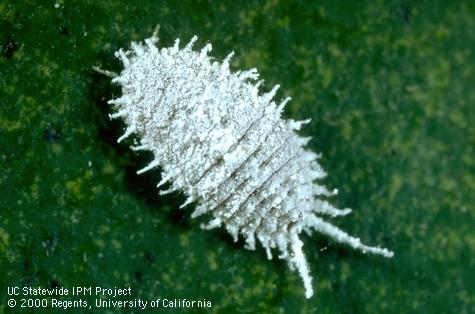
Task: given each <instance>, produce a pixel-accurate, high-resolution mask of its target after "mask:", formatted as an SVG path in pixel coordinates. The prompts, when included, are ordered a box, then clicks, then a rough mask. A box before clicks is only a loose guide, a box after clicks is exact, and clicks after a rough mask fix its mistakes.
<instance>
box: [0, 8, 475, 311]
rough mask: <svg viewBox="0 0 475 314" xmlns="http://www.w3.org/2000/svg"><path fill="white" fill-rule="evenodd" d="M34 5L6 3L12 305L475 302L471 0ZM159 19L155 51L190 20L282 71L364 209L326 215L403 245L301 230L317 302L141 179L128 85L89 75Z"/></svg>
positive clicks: (4, 87)
mask: <svg viewBox="0 0 475 314" xmlns="http://www.w3.org/2000/svg"><path fill="white" fill-rule="evenodd" d="M36 2H37V3H35V1H13V0H12V1H4V0H2V1H0V18H1V19H0V45H1V56H0V313H2V312H10V309H9V308H8V307H7V306H6V300H7V299H8V298H7V293H6V287H7V286H15V285H16V286H23V285H30V286H43V287H54V286H65V287H68V288H71V287H72V286H76V285H85V286H96V285H101V286H105V287H114V286H118V287H124V286H131V287H132V289H133V295H134V297H141V298H143V299H147V300H151V299H154V298H158V297H160V298H164V297H177V298H184V297H186V298H188V299H200V298H206V299H208V300H211V301H212V304H213V307H212V311H215V312H221V313H223V312H227V313H230V312H240V313H252V312H265V313H313V312H316V313H475V256H474V253H475V213H474V208H473V206H474V204H475V154H474V146H475V90H474V85H475V52H474V49H475V2H473V1H413V2H411V1H367V2H361V1H324V2H319V3H318V2H317V1H284V0H280V1H279V0H271V1H242V3H241V1H213V2H211V1H125V0H124V1H58V2H57V5H56V6H57V7H55V2H54V1H36ZM157 23H160V25H161V31H160V45H164V46H168V45H171V44H172V43H173V40H174V39H175V38H177V37H178V38H181V39H182V42H184V41H188V40H189V39H190V38H191V37H192V35H194V34H196V35H198V37H199V41H198V43H197V47H201V46H202V45H204V44H205V43H206V41H210V42H211V43H213V45H214V46H213V52H212V55H213V56H216V57H217V58H218V59H222V58H223V57H224V56H225V55H226V54H227V53H228V52H230V51H231V50H234V51H235V52H236V57H235V58H234V60H233V64H232V66H233V68H234V69H248V68H251V67H257V68H258V69H259V71H260V73H261V76H262V78H265V79H266V85H265V87H264V89H269V88H270V87H271V86H272V85H273V84H275V83H280V84H281V85H282V86H283V87H282V89H281V91H280V92H279V94H278V98H281V97H284V96H286V95H291V96H292V97H293V100H292V101H291V103H290V104H289V105H288V107H287V109H286V116H287V117H292V118H297V119H303V118H308V117H310V118H312V122H311V124H310V125H308V126H307V127H306V128H304V130H303V131H302V133H303V134H305V135H311V136H313V140H312V141H311V143H310V145H309V146H310V148H311V149H313V150H315V151H318V152H322V153H323V158H322V160H321V162H322V164H323V167H324V168H325V169H326V170H327V172H328V173H329V176H328V177H327V178H326V179H325V180H324V183H325V184H327V185H328V186H329V187H337V188H339V190H340V194H339V195H338V196H337V197H334V198H333V199H332V202H333V203H334V204H336V205H337V206H340V207H352V208H353V209H354V213H353V214H351V215H350V216H348V217H347V218H341V219H334V220H333V222H334V223H335V224H336V225H338V226H340V227H342V228H343V229H344V230H347V231H348V232H349V233H351V234H353V235H357V236H360V237H361V238H362V240H364V241H365V242H366V243H368V244H381V245H383V246H385V247H388V248H391V249H393V250H394V251H395V254H396V255H395V257H394V258H393V259H392V260H388V259H384V258H381V257H377V256H369V255H363V254H360V253H359V252H354V251H352V250H351V249H349V248H347V247H344V246H341V245H338V244H336V243H334V242H333V241H329V240H328V239H326V238H325V237H323V236H321V235H318V234H315V235H314V236H312V237H306V236H304V237H303V238H304V240H305V247H304V249H305V252H306V254H307V257H308V260H309V263H310V266H311V272H312V274H313V276H314V287H315V290H316V295H315V296H314V297H313V298H312V299H310V300H306V299H305V298H304V289H303V285H302V283H301V281H300V278H299V277H298V276H297V274H295V273H292V272H290V270H289V269H288V268H287V265H286V264H285V263H284V262H282V261H277V260H275V261H267V259H266V257H265V252H264V251H263V250H262V249H259V250H257V251H255V252H252V251H247V250H245V249H243V248H242V246H243V241H240V242H239V243H237V244H234V243H232V240H231V238H230V236H228V235H227V234H226V233H225V232H224V231H221V230H216V231H211V232H209V231H202V230H200V229H199V223H200V222H203V221H204V219H203V220H197V221H195V220H191V219H190V218H189V215H190V213H191V208H188V209H186V210H184V211H179V210H178V209H177V207H178V205H179V204H181V202H182V201H183V200H184V197H183V196H182V195H179V194H176V195H172V196H169V197H158V195H157V190H156V188H155V184H156V182H157V181H158V180H159V179H160V174H159V173H153V174H149V175H144V176H137V175H136V174H135V171H136V170H137V169H140V168H141V167H142V166H144V165H146V163H147V161H148V160H150V158H151V155H149V154H135V153H133V152H131V151H130V150H129V149H128V144H130V143H131V142H130V141H129V143H125V144H124V143H122V144H120V145H119V144H116V139H117V137H118V136H119V135H120V134H121V132H122V130H121V129H122V127H123V125H122V124H121V123H119V122H115V121H114V122H111V121H110V120H109V119H108V117H107V114H108V113H109V112H110V110H109V108H108V105H107V104H106V101H107V100H108V99H110V98H112V97H115V96H118V95H119V93H120V91H119V90H118V89H117V87H113V86H111V85H110V82H109V79H108V78H107V77H104V76H101V75H99V74H96V73H94V72H93V71H92V69H91V67H92V66H93V65H100V66H102V67H103V68H105V69H111V70H115V71H119V70H120V64H119V62H118V60H116V59H115V58H114V57H113V53H114V51H116V50H117V49H118V48H120V47H128V45H129V43H130V41H132V40H141V39H143V38H145V37H148V36H150V35H151V33H152V30H153V28H154V26H155V25H156V24H157ZM89 300H90V301H91V302H92V299H89ZM58 312H62V311H58ZM77 312H81V311H77ZM112 312H127V310H122V311H121V310H119V309H117V310H113V311H112ZM181 312H186V311H184V310H182V311H181ZM203 312H205V311H204V310H203Z"/></svg>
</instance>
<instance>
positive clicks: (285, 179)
mask: <svg viewBox="0 0 475 314" xmlns="http://www.w3.org/2000/svg"><path fill="white" fill-rule="evenodd" d="M157 41H158V38H157V36H156V34H154V36H152V37H151V38H149V39H146V40H145V43H144V44H141V43H134V42H133V43H132V49H131V50H130V51H126V52H124V51H123V50H119V51H118V52H117V53H116V55H117V56H118V57H119V58H120V60H121V61H122V63H123V65H124V69H123V71H122V72H121V73H120V74H119V75H116V76H115V77H114V78H113V79H112V82H114V83H117V84H120V85H121V87H122V93H123V94H122V96H121V97H120V98H117V99H113V100H110V101H109V103H110V104H112V105H113V106H114V109H115V113H113V114H111V118H119V117H120V118H122V119H123V120H124V121H125V123H126V125H127V128H126V131H125V133H124V134H123V135H122V136H121V137H120V138H119V140H118V141H119V142H120V141H121V140H123V139H125V138H126V137H128V136H129V135H131V134H133V133H134V134H136V135H137V138H138V139H139V141H140V144H139V145H137V146H134V147H132V149H134V150H149V151H152V152H153V155H154V159H153V160H152V161H151V162H150V164H149V165H147V166H146V167H145V168H143V169H142V170H139V171H138V173H139V174H140V173H143V172H145V171H148V170H152V169H155V168H158V167H160V168H161V170H162V178H163V179H162V180H161V182H159V183H158V187H160V186H162V185H164V184H165V183H167V182H168V183H170V188H169V189H167V190H164V191H160V194H167V193H171V192H173V191H177V190H180V191H183V192H184V193H185V194H186V195H187V196H188V198H187V200H186V202H185V203H184V204H183V205H182V206H181V207H184V206H186V205H188V204H190V203H193V202H196V203H197V204H198V206H197V207H196V208H195V210H194V212H193V213H192V217H198V216H200V215H203V214H208V215H210V216H211V217H212V218H211V220H210V221H209V223H208V224H206V225H203V226H202V227H203V228H204V229H212V228H217V227H220V226H223V227H224V228H226V230H227V231H228V232H229V233H230V234H231V235H232V237H233V238H234V240H236V241H237V239H238V235H242V236H243V237H244V239H245V241H246V248H247V249H251V250H254V249H255V247H256V242H259V243H260V244H261V245H262V246H263V247H264V248H265V250H266V251H267V256H268V258H269V259H271V258H272V253H271V250H272V249H277V250H278V252H279V253H280V254H279V258H282V259H285V260H286V261H288V264H289V266H290V267H291V269H296V270H297V271H298V273H299V275H300V277H301V278H302V279H303V283H304V286H305V291H306V296H307V297H308V298H309V297H311V296H312V294H313V289H312V284H311V276H310V274H309V268H308V265H307V261H306V259H305V256H304V254H303V251H302V241H301V240H300V238H299V235H300V233H301V232H302V231H305V232H307V233H309V234H310V233H311V232H312V231H314V230H315V231H318V232H320V233H323V234H325V235H327V236H329V237H331V238H332V239H334V240H336V241H339V242H342V243H346V244H349V245H350V246H352V247H353V248H355V249H359V250H361V251H363V252H371V253H374V254H380V255H383V256H385V257H391V256H392V255H393V253H392V252H390V251H388V250H386V249H383V248H379V247H370V246H366V245H364V244H362V243H361V242H360V240H359V239H358V238H354V237H352V236H350V235H348V234H347V233H345V232H343V231H341V230H340V229H338V228H336V227H335V226H333V225H331V224H330V223H328V222H326V221H324V220H323V219H322V216H330V217H335V216H343V215H346V214H348V213H350V212H351V210H350V209H337V208H335V207H333V206H332V205H331V204H330V203H328V202H327V201H326V200H325V198H326V197H328V196H332V195H335V194H336V190H335V191H329V190H328V189H327V188H326V187H325V186H323V185H320V184H318V183H316V182H315V180H318V179H321V178H323V177H324V176H325V175H326V173H325V172H324V170H323V169H322V168H321V167H320V165H319V163H318V162H317V159H318V158H319V155H317V154H315V153H313V152H310V151H308V150H305V148H304V147H305V145H306V144H307V142H308V140H309V138H304V137H301V136H299V135H298V134H297V133H296V131H297V130H299V128H300V127H301V126H302V124H304V123H307V122H308V120H307V121H294V120H290V119H289V120H286V119H282V118H281V112H282V109H283V107H284V106H285V104H286V103H287V102H288V101H289V99H284V100H283V101H282V102H280V103H276V102H275V101H274V100H273V98H274V95H275V93H276V91H277V89H278V88H279V86H278V85H277V86H275V87H274V88H273V89H272V90H271V91H270V92H268V93H265V94H260V92H259V85H260V84H261V81H256V80H257V78H258V73H257V71H256V69H251V70H249V71H244V72H236V73H232V72H231V71H230V69H229V61H230V59H231V57H232V53H231V54H230V55H228V57H226V58H225V59H224V61H223V62H222V63H220V62H217V61H214V59H212V58H210V57H209V56H208V52H209V51H210V50H211V45H210V44H207V45H206V46H205V47H204V48H202V49H201V50H200V51H194V50H193V49H192V46H193V43H194V42H195V41H196V37H193V39H192V40H191V42H189V43H188V44H187V45H186V46H185V47H184V48H180V47H179V40H178V39H177V40H176V42H175V45H174V46H173V47H169V48H161V49H159V48H157V47H156V45H155V44H156V42H157Z"/></svg>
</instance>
